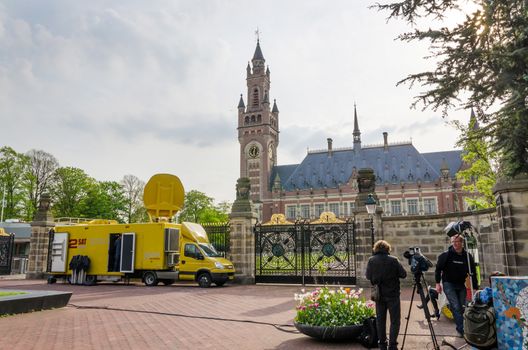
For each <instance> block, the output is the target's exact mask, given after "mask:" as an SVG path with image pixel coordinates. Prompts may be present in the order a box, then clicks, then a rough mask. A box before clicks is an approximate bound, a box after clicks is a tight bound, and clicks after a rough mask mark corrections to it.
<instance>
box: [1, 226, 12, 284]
mask: <svg viewBox="0 0 528 350" xmlns="http://www.w3.org/2000/svg"><path fill="white" fill-rule="evenodd" d="M14 248H15V235H14V234H9V235H5V236H4V235H1V236H0V275H9V274H10V273H11V261H12V257H13V251H14Z"/></svg>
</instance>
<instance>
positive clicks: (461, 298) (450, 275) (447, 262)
mask: <svg viewBox="0 0 528 350" xmlns="http://www.w3.org/2000/svg"><path fill="white" fill-rule="evenodd" d="M468 254H469V263H470V264H471V273H472V275H473V278H472V280H473V289H475V290H476V289H478V282H477V274H476V270H475V261H474V260H473V256H472V255H471V254H470V253H468V252H466V250H465V249H464V237H462V236H461V235H456V236H453V237H451V246H450V247H449V249H448V250H446V251H445V252H443V253H442V254H440V256H439V257H438V261H437V263H436V270H435V280H436V291H437V292H438V293H441V292H442V289H443V290H444V293H445V295H446V297H447V301H448V302H449V308H450V309H451V312H452V313H453V317H454V319H455V323H456V330H457V332H458V333H459V334H460V335H461V336H463V335H464V318H463V316H462V315H463V312H462V308H463V307H464V305H465V303H466V295H467V293H466V286H465V285H464V283H465V281H466V277H467V275H468V274H469V267H468ZM440 281H442V284H443V288H442V284H440Z"/></svg>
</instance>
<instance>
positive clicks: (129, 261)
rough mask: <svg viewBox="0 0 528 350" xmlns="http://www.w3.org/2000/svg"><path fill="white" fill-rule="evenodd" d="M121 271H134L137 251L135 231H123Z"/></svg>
mask: <svg viewBox="0 0 528 350" xmlns="http://www.w3.org/2000/svg"><path fill="white" fill-rule="evenodd" d="M121 240H122V241H121V264H120V270H121V272H128V273H132V272H134V258H135V251H136V235H135V233H132V232H130V233H123V235H122V237H121Z"/></svg>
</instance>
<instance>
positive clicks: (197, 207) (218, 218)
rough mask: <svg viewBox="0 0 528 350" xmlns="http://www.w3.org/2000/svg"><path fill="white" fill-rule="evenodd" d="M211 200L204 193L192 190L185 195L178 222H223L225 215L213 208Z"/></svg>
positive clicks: (218, 209) (217, 208) (220, 210)
mask: <svg viewBox="0 0 528 350" xmlns="http://www.w3.org/2000/svg"><path fill="white" fill-rule="evenodd" d="M213 201H214V200H213V198H211V197H208V196H207V195H206V194H205V193H203V192H200V191H197V190H192V191H189V192H187V194H186V195H185V201H184V205H183V210H182V211H181V212H180V215H179V221H180V222H183V221H190V222H225V221H227V219H228V216H227V213H225V212H222V209H221V208H219V207H215V206H214V204H213Z"/></svg>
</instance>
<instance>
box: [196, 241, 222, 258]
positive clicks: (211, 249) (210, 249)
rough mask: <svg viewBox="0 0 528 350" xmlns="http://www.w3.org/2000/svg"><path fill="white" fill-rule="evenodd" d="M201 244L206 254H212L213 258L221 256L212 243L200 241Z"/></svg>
mask: <svg viewBox="0 0 528 350" xmlns="http://www.w3.org/2000/svg"><path fill="white" fill-rule="evenodd" d="M199 245H200V248H202V250H203V252H204V254H205V255H207V256H210V257H212V258H216V257H219V256H221V255H220V254H218V252H217V251H216V249H215V248H214V247H213V246H212V245H211V244H204V243H200V244H199Z"/></svg>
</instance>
